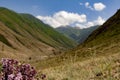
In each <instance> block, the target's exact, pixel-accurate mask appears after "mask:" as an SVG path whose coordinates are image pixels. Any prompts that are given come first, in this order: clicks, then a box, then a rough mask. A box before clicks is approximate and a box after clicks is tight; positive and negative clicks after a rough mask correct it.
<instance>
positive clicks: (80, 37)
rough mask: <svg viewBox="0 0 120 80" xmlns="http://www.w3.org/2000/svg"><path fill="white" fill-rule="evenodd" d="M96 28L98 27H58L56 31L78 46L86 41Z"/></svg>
mask: <svg viewBox="0 0 120 80" xmlns="http://www.w3.org/2000/svg"><path fill="white" fill-rule="evenodd" d="M98 27H99V26H92V27H90V28H84V29H80V28H78V27H70V26H66V27H58V28H56V30H57V31H59V32H60V33H62V34H64V35H65V36H67V37H68V38H71V39H73V40H74V41H76V42H77V43H78V44H80V43H82V42H84V41H85V40H86V38H87V37H88V36H89V35H90V34H91V33H92V32H93V31H94V30H96V29H97V28H98Z"/></svg>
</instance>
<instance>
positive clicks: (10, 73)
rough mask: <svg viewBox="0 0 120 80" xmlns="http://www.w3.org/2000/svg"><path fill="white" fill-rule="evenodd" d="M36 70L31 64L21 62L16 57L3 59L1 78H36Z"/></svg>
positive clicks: (25, 79)
mask: <svg viewBox="0 0 120 80" xmlns="http://www.w3.org/2000/svg"><path fill="white" fill-rule="evenodd" d="M35 75H36V70H35V69H34V67H31V65H30V64H20V63H19V62H18V61H17V60H14V59H8V58H7V59H6V58H4V59H2V76H1V78H0V80H34V77H35Z"/></svg>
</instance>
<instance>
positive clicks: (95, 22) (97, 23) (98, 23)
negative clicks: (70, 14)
mask: <svg viewBox="0 0 120 80" xmlns="http://www.w3.org/2000/svg"><path fill="white" fill-rule="evenodd" d="M104 22H105V19H103V18H102V17H101V16H98V19H97V20H95V21H94V25H102V24H103V23H104Z"/></svg>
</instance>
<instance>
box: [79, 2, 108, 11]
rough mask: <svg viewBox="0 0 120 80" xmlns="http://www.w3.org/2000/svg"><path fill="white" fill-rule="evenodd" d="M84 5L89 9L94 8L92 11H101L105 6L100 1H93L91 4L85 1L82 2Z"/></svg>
mask: <svg viewBox="0 0 120 80" xmlns="http://www.w3.org/2000/svg"><path fill="white" fill-rule="evenodd" d="M80 5H81V6H82V5H83V3H80ZM84 6H85V7H86V8H88V9H90V10H94V11H102V10H104V9H105V8H106V5H105V4H103V3H101V2H98V3H94V4H93V5H90V3H89V2H85V3H84Z"/></svg>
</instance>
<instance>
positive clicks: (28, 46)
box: [0, 7, 76, 59]
mask: <svg viewBox="0 0 120 80" xmlns="http://www.w3.org/2000/svg"><path fill="white" fill-rule="evenodd" d="M0 34H1V36H0V38H1V39H0V41H1V46H2V45H5V47H4V48H5V51H4V54H5V56H7V55H6V54H7V52H9V53H14V52H15V53H20V54H24V55H26V56H28V57H29V56H32V57H33V58H34V59H36V57H38V58H39V59H40V56H41V55H43V56H46V55H51V54H53V50H59V49H61V48H62V49H64V50H65V49H67V48H71V47H74V46H75V45H76V43H75V42H74V41H72V40H70V39H68V38H66V37H65V36H63V35H61V34H60V33H59V32H57V31H56V30H54V29H53V28H51V27H50V26H48V25H46V24H44V23H42V22H41V21H40V20H38V19H37V18H35V17H34V16H32V15H29V14H18V13H16V12H14V11H11V10H9V9H6V8H2V7H1V8H0ZM3 39H4V41H3ZM7 47H9V49H8V48H7ZM0 53H3V52H0ZM13 55H16V54H13ZM36 55H37V56H36ZM1 56H2V55H1ZM16 58H17V57H16Z"/></svg>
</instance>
